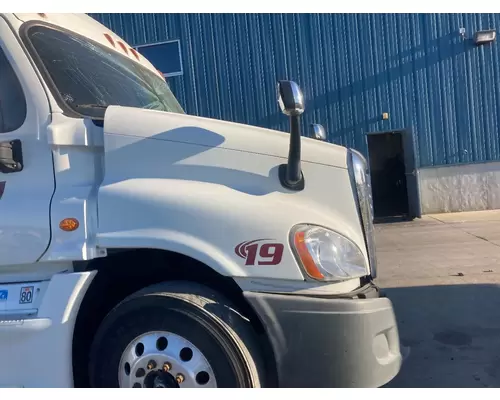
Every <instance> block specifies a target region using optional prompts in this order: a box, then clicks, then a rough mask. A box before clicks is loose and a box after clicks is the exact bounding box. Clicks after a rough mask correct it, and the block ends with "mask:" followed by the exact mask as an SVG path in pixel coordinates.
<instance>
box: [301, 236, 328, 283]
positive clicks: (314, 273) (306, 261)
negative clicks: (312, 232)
mask: <svg viewBox="0 0 500 400" xmlns="http://www.w3.org/2000/svg"><path fill="white" fill-rule="evenodd" d="M294 241H295V249H296V250H297V253H298V254H299V257H300V260H301V261H302V265H303V266H304V268H305V270H306V272H307V273H308V275H309V276H310V277H311V278H314V279H318V280H323V279H324V278H325V276H324V275H323V274H322V273H321V272H319V269H318V267H316V263H315V262H314V260H313V258H312V257H311V255H310V254H309V250H308V249H307V245H306V240H305V233H304V232H297V233H295V238H294Z"/></svg>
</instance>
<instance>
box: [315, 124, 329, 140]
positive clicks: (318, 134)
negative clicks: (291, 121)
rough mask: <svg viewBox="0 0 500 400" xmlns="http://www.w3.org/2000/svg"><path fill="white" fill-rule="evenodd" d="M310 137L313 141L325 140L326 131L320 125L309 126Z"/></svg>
mask: <svg viewBox="0 0 500 400" xmlns="http://www.w3.org/2000/svg"><path fill="white" fill-rule="evenodd" d="M311 135H312V138H313V139H317V140H323V141H324V140H326V131H325V128H324V127H323V125H321V124H311Z"/></svg>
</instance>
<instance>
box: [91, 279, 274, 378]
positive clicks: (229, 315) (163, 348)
mask: <svg viewBox="0 0 500 400" xmlns="http://www.w3.org/2000/svg"><path fill="white" fill-rule="evenodd" d="M89 376H90V384H91V386H92V387H98V388H104V387H105V388H109V387H136V388H138V387H156V388H163V387H167V388H170V387H176V388H178V387H180V388H183V387H232V388H234V387H247V388H248V387H261V386H263V379H262V377H263V376H264V371H263V363H262V358H261V351H260V346H259V345H258V343H257V341H256V336H255V333H254V330H253V328H252V326H251V324H250V322H249V320H248V319H246V318H245V317H244V316H242V315H241V314H240V313H239V312H238V311H237V310H236V309H235V308H234V307H232V305H231V304H230V302H229V301H228V300H226V299H225V298H224V297H223V296H221V295H220V294H219V293H217V292H215V291H213V290H212V289H209V288H207V287H205V286H202V285H199V284H195V283H191V282H180V281H173V282H166V283H162V284H159V285H154V286H151V287H149V288H146V289H143V290H141V291H139V292H137V293H135V294H133V295H131V296H129V297H128V298H126V299H125V300H123V301H122V302H121V303H120V304H118V305H117V306H116V307H115V308H114V309H113V310H112V311H111V312H110V313H109V314H108V315H107V316H106V317H105V318H104V320H103V322H102V323H101V325H100V327H99V329H98V331H97V333H96V336H95V338H94V341H93V344H92V347H91V351H90V362H89Z"/></svg>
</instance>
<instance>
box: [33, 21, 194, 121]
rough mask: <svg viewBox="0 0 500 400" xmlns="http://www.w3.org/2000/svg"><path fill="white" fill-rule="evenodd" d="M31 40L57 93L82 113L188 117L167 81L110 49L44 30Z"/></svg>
mask: <svg viewBox="0 0 500 400" xmlns="http://www.w3.org/2000/svg"><path fill="white" fill-rule="evenodd" d="M27 37H28V39H29V41H30V42H31V44H32V45H33V48H34V50H35V51H36V53H37V55H38V57H39V58H40V60H41V62H42V63H43V66H44V67H45V69H46V70H47V72H48V74H49V75H50V78H52V81H53V83H54V86H55V88H52V89H53V90H56V91H57V92H58V93H59V94H60V97H61V98H62V101H63V102H64V103H65V104H66V105H67V106H69V107H70V108H71V109H72V110H74V111H76V112H77V113H78V114H82V115H87V116H90V117H101V118H102V117H103V116H104V111H105V109H106V107H107V106H109V105H119V106H125V107H137V108H146V109H153V110H161V111H169V112H176V113H184V111H183V110H182V107H181V106H180V105H179V103H178V102H177V99H176V98H175V97H174V95H173V93H172V92H171V91H170V88H169V87H168V85H167V83H166V82H165V81H164V80H163V79H161V78H160V77H159V76H157V75H156V74H155V73H154V72H151V71H150V70H148V69H147V68H145V67H143V66H141V65H140V64H138V63H136V62H135V61H133V60H131V59H129V58H128V57H126V56H124V55H121V54H119V53H117V52H115V51H113V50H111V49H109V48H107V47H106V46H103V45H100V44H98V43H96V42H93V41H90V40H88V39H86V38H84V37H81V36H79V35H76V34H72V33H70V32H63V31H60V30H57V29H53V28H50V27H47V26H41V25H35V26H33V27H31V28H29V30H28V33H27Z"/></svg>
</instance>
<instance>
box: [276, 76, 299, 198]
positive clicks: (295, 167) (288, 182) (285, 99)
mask: <svg viewBox="0 0 500 400" xmlns="http://www.w3.org/2000/svg"><path fill="white" fill-rule="evenodd" d="M278 104H279V106H280V108H281V111H282V112H283V114H285V115H288V116H289V117H290V147H289V149H288V162H287V164H282V165H280V167H279V171H278V175H279V179H280V182H281V185H282V186H283V187H284V188H286V189H289V190H295V191H299V190H303V189H304V186H305V183H304V176H303V175H302V169H301V166H300V145H301V137H300V118H299V117H300V115H301V114H302V113H303V112H304V96H303V95H302V91H301V90H300V87H299V85H297V84H296V83H295V82H293V81H279V82H278Z"/></svg>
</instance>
